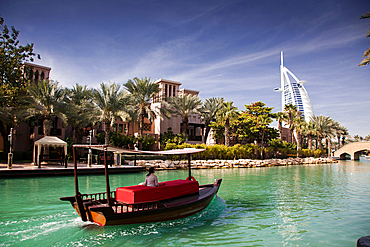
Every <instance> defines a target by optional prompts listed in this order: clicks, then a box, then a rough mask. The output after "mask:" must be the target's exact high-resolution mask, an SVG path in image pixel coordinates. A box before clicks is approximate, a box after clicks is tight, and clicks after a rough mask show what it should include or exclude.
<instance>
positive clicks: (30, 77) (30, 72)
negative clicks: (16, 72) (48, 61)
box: [28, 69, 33, 82]
mask: <svg viewBox="0 0 370 247" xmlns="http://www.w3.org/2000/svg"><path fill="white" fill-rule="evenodd" d="M28 79H29V80H30V81H31V82H33V70H32V69H30V71H29V73H28Z"/></svg>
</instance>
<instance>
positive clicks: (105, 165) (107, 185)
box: [104, 147, 111, 206]
mask: <svg viewBox="0 0 370 247" xmlns="http://www.w3.org/2000/svg"><path fill="white" fill-rule="evenodd" d="M104 167H105V183H106V187H107V201H108V205H109V206H111V198H110V187H109V174H108V162H107V148H106V147H104Z"/></svg>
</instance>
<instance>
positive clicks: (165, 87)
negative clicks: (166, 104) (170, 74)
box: [164, 84, 167, 97]
mask: <svg viewBox="0 0 370 247" xmlns="http://www.w3.org/2000/svg"><path fill="white" fill-rule="evenodd" d="M164 96H166V97H167V84H165V85H164Z"/></svg>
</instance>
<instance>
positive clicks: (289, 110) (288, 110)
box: [284, 104, 298, 143]
mask: <svg viewBox="0 0 370 247" xmlns="http://www.w3.org/2000/svg"><path fill="white" fill-rule="evenodd" d="M297 111H298V108H297V106H295V105H293V104H288V105H285V107H284V112H285V114H286V115H287V120H288V121H287V123H288V126H289V130H290V142H292V143H293V131H294V125H293V119H294V114H295V113H296V112H297Z"/></svg>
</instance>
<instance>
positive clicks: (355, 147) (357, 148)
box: [334, 142, 370, 160]
mask: <svg viewBox="0 0 370 247" xmlns="http://www.w3.org/2000/svg"><path fill="white" fill-rule="evenodd" d="M365 150H370V142H351V143H349V144H347V145H344V146H343V147H341V148H340V149H338V150H337V151H335V152H334V156H335V157H339V159H345V155H346V154H349V155H350V156H351V160H360V154H361V152H362V151H365Z"/></svg>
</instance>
